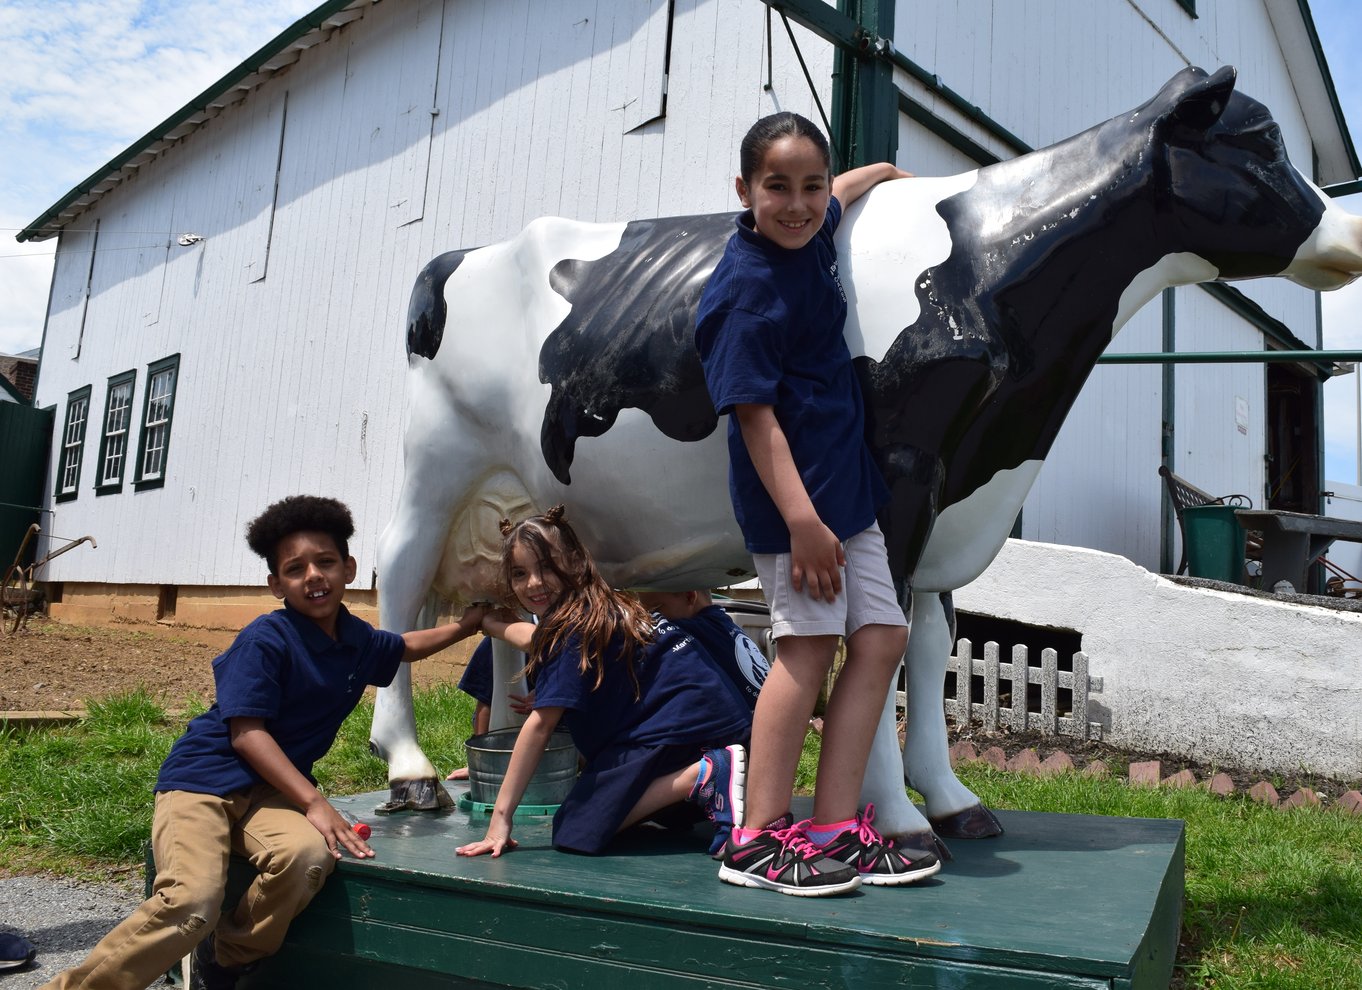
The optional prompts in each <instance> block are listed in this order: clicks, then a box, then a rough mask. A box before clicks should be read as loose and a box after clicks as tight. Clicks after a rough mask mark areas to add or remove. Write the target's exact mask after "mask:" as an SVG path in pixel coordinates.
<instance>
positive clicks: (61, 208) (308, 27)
mask: <svg viewBox="0 0 1362 990" xmlns="http://www.w3.org/2000/svg"><path fill="white" fill-rule="evenodd" d="M378 2H379V0H325V2H324V3H322V4H320V5H319V6H318V7H316V8H315V9H314V10H313V11H312V12H311V13H310V14H306V15H304V16H303V17H300V18H298V20H296V21H294V22H293V23H292V24H291V25H289V26H288V27H287V28H285V29H284V30H283V31H281V32H280V33H279V34H278V35H276V36H275V37H274V38H272V39H271V40H270V41H268V42H266V43H265V44H264V45H263V46H261V48H260V49H259V50H258V51H256V52H255V53H254V54H252V55H250V56H248V57H247V58H246V60H245V61H243V62H242V63H241V64H240V65H238V66H237V67H236V68H235V69H233V70H232V71H231V72H229V73H227V75H225V76H223V77H222V78H221V79H219V80H218V81H217V82H215V83H213V85H211V86H209V87H208V88H207V89H205V90H204V91H203V92H202V93H200V94H199V95H198V96H196V97H194V98H193V99H192V100H190V101H189V102H188V103H186V104H185V105H184V106H182V107H181V108H180V109H179V110H177V111H175V112H174V113H173V114H171V115H170V116H169V117H167V118H166V119H165V120H163V121H161V122H160V123H159V124H157V125H156V126H155V127H153V128H152V129H151V130H149V131H148V132H147V133H146V134H144V135H142V137H140V138H139V139H137V140H136V141H134V142H133V143H132V144H131V145H129V146H128V148H127V149H126V150H124V151H123V152H122V154H120V155H118V157H116V158H114V159H113V160H112V161H110V162H108V163H106V164H104V165H102V166H100V167H99V168H98V169H96V170H95V171H94V173H93V174H91V175H90V177H89V178H87V179H85V181H83V182H81V183H79V184H78V185H77V186H76V187H75V188H74V189H72V190H71V191H70V192H68V193H67V194H66V195H65V196H63V197H62V198H61V199H59V200H57V202H56V203H54V204H53V205H52V206H50V207H48V208H47V210H46V211H45V212H44V213H43V215H42V216H40V217H38V219H36V220H34V221H33V222H32V223H30V224H29V225H28V226H27V227H25V228H24V229H23V230H22V231H20V232H19V234H18V235H17V239H18V240H20V241H42V240H46V239H47V238H49V237H55V236H56V235H57V234H58V233H60V232H61V229H62V228H63V227H65V226H66V225H67V224H68V223H70V222H71V221H73V220H75V219H76V217H78V216H80V214H81V213H83V212H84V211H85V210H86V209H87V208H88V207H89V206H90V205H91V204H93V203H94V202H95V201H96V200H98V199H99V198H100V197H102V196H103V195H104V194H105V193H107V192H108V191H109V190H110V189H113V188H114V187H115V186H117V185H118V184H119V183H121V182H122V181H123V180H124V179H127V178H130V177H131V176H133V175H136V174H137V170H138V169H140V168H141V167H142V166H143V165H146V164H148V163H150V162H152V161H155V160H156V158H157V157H158V156H159V155H160V154H161V152H163V151H165V150H166V149H167V148H169V147H171V146H172V145H175V144H177V143H179V142H180V141H182V140H183V139H184V138H185V137H187V136H188V135H190V134H192V133H193V132H194V131H196V130H198V129H199V127H201V126H202V125H203V124H205V123H207V122H208V121H210V120H212V119H213V118H214V117H216V116H217V115H218V114H220V113H221V112H222V111H223V110H225V109H226V108H227V107H229V106H232V105H233V104H235V103H238V102H240V101H241V100H243V99H245V98H246V97H247V96H248V95H250V93H251V92H252V91H253V90H255V89H256V88H257V87H259V86H260V85H261V84H262V83H264V82H265V81H266V80H267V79H269V78H270V77H271V76H272V75H274V74H275V73H276V72H278V71H280V70H281V69H284V68H287V67H288V66H290V65H292V64H293V63H294V62H296V61H298V57H299V56H300V55H301V54H302V53H303V52H304V51H306V50H307V49H309V48H312V47H313V46H314V45H318V44H320V43H321V42H323V41H325V40H326V39H327V38H328V37H329V36H330V35H331V33H332V32H334V31H336V30H338V29H340V28H342V27H344V26H345V25H346V24H349V23H350V22H351V21H354V20H358V19H359V18H361V17H363V16H364V14H365V11H367V10H368V8H369V7H371V6H373V4H375V3H378Z"/></svg>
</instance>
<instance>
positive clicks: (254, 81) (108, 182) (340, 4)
mask: <svg viewBox="0 0 1362 990" xmlns="http://www.w3.org/2000/svg"><path fill="white" fill-rule="evenodd" d="M378 2H379V0H326V2H324V3H322V4H320V5H319V6H318V7H317V8H316V9H314V10H313V11H312V12H311V13H310V14H307V15H305V16H303V17H301V18H299V19H298V20H297V21H295V22H294V23H293V24H292V25H290V26H289V27H287V28H285V29H284V30H283V31H282V32H280V33H279V34H278V35H276V36H275V37H274V38H273V39H271V40H270V41H269V42H267V43H266V44H265V45H263V46H261V48H260V49H259V50H258V51H256V52H255V53H254V54H253V55H251V56H249V57H248V58H247V59H246V60H245V61H243V62H242V63H241V64H240V65H238V66H237V67H236V68H235V69H233V70H232V71H231V72H229V73H227V75H225V76H223V77H222V78H221V79H219V80H218V81H217V82H215V83H214V84H213V85H211V86H209V87H208V88H207V89H205V90H204V91H203V92H202V93H200V94H199V95H198V96H196V97H194V98H193V99H192V100H190V101H189V102H188V103H186V104H185V105H184V106H183V107H181V108H180V109H179V110H177V111H176V112H175V113H173V114H171V115H170V116H169V117H167V118H166V119H165V120H163V121H162V122H161V123H159V124H157V125H156V126H155V127H153V128H152V129H151V130H150V131H148V132H147V133H146V134H144V135H143V136H142V137H141V138H139V139H138V140H137V141H134V142H133V143H132V144H131V145H129V146H128V148H127V149H126V150H125V151H123V153H122V154H120V155H118V156H117V157H116V158H114V159H113V160H111V161H109V162H108V163H107V164H105V165H103V166H101V167H100V168H98V169H96V170H95V172H94V173H92V174H91V175H90V176H89V178H87V179H85V181H83V182H81V183H79V184H78V185H77V186H76V187H75V188H74V189H72V190H71V191H70V192H68V193H67V194H66V195H65V196H63V197H62V198H61V199H59V200H57V202H56V203H54V204H53V205H52V206H50V207H48V209H47V210H46V211H45V212H44V213H43V214H42V215H41V216H39V217H38V218H37V219H36V220H34V221H33V222H31V223H30V224H29V225H28V226H27V227H25V228H24V229H23V230H22V231H20V232H19V234H18V235H17V239H18V240H20V241H41V240H46V239H47V238H49V237H55V236H56V235H57V234H58V233H60V232H61V230H62V228H63V227H65V226H66V225H67V224H69V223H71V222H72V221H73V220H75V219H76V218H77V217H78V216H80V214H81V213H83V212H84V211H85V210H86V209H88V208H89V207H90V206H91V204H93V203H95V202H96V201H97V200H99V199H100V197H102V196H103V195H104V194H105V193H107V192H108V191H109V190H111V189H113V188H114V187H116V186H117V185H119V184H120V183H121V182H123V180H124V179H127V178H129V177H131V176H133V175H135V174H136V173H137V170H138V169H140V168H141V167H142V166H143V165H146V164H148V163H150V162H152V161H155V159H156V158H157V157H158V156H159V155H160V154H161V152H163V151H165V150H166V149H167V148H169V147H171V146H173V145H175V144H177V143H178V142H179V141H181V140H183V139H184V138H185V137H187V136H188V135H189V134H192V133H193V132H194V131H196V130H197V129H198V128H199V127H200V126H202V125H203V124H204V123H206V122H207V121H209V120H212V119H213V118H214V117H216V116H217V115H218V114H219V113H221V112H222V111H223V110H224V109H225V108H227V107H229V106H232V105H233V104H235V103H238V102H239V101H241V100H243V99H245V98H246V97H247V96H248V95H249V94H250V93H251V92H252V91H253V90H255V89H256V88H257V87H258V86H260V85H261V84H262V83H264V82H265V81H266V80H267V79H269V78H270V77H271V76H272V75H274V73H276V72H278V71H280V70H281V69H284V68H286V67H288V66H290V65H292V64H293V63H294V62H296V61H297V60H298V57H299V56H300V55H301V54H302V53H303V52H304V51H305V50H307V49H308V48H311V47H313V46H314V45H317V44H320V43H321V42H323V41H325V40H326V39H327V37H329V36H330V34H331V33H332V32H333V31H336V30H338V29H340V28H341V27H344V26H345V25H346V24H348V23H350V22H351V21H354V20H358V19H359V18H361V17H363V16H364V14H365V12H366V11H367V10H368V8H369V7H370V6H372V5H373V4H375V3H378ZM1267 9H1268V13H1269V15H1270V17H1271V20H1272V26H1273V30H1274V31H1275V32H1276V35H1277V38H1278V41H1279V43H1280V45H1281V48H1282V54H1283V57H1284V58H1285V60H1286V65H1287V71H1288V72H1289V73H1290V75H1291V80H1292V84H1293V85H1294V86H1295V88H1296V92H1297V94H1298V95H1299V96H1300V102H1301V107H1302V110H1303V112H1304V114H1305V118H1306V122H1307V125H1308V126H1309V129H1310V135H1311V137H1312V139H1313V141H1314V147H1315V153H1316V156H1317V158H1318V162H1319V177H1320V181H1321V184H1323V185H1325V186H1329V185H1338V186H1340V189H1339V190H1337V191H1338V192H1355V191H1357V190H1356V189H1355V188H1353V187H1355V186H1357V184H1358V183H1357V182H1356V181H1354V180H1357V179H1358V178H1359V177H1362V162H1360V161H1359V159H1358V155H1357V149H1356V148H1355V147H1354V146H1353V142H1352V137H1351V136H1350V135H1349V133H1348V125H1347V122H1346V120H1345V119H1344V116H1343V108H1342V106H1341V105H1340V104H1339V101H1338V93H1337V92H1336V91H1335V89H1334V82H1333V77H1332V76H1331V75H1330V73H1329V66H1328V63H1327V62H1326V61H1325V58H1324V50H1323V48H1322V47H1321V46H1320V42H1319V33H1318V32H1317V31H1316V30H1315V22H1314V18H1313V17H1312V15H1311V13H1310V6H1309V3H1308V0H1267ZM1345 185H1346V186H1347V187H1348V188H1343V186H1345Z"/></svg>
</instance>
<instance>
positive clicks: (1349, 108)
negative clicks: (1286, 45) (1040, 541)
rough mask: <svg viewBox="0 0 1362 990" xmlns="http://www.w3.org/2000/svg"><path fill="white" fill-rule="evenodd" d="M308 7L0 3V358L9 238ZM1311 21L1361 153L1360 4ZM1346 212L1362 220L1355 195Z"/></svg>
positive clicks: (1347, 318) (19, 299)
mask: <svg viewBox="0 0 1362 990" xmlns="http://www.w3.org/2000/svg"><path fill="white" fill-rule="evenodd" d="M753 2H755V0H753ZM1220 2H1226V0H1220ZM1236 2H1238V0H1236ZM315 5H316V3H315V0H0V51H3V52H5V65H4V69H3V71H0V228H3V230H0V233H3V234H4V235H5V236H4V237H3V238H0V299H3V300H5V304H4V306H3V307H0V353H11V354H12V353H17V352H19V351H23V350H27V349H29V348H32V347H37V346H38V345H39V344H40V342H41V340H42V322H43V313H44V311H45V309H46V306H47V293H48V285H49V282H50V278H51V269H52V254H53V251H54V250H55V245H56V241H55V240H51V241H45V242H41V243H38V244H20V243H18V242H16V241H15V240H14V239H13V238H14V235H15V234H16V233H17V232H18V230H19V229H20V228H22V227H23V226H24V225H26V224H28V223H29V222H31V221H32V220H34V219H36V218H37V217H38V216H39V215H40V214H41V213H43V211H45V210H46V209H47V208H48V207H49V206H51V205H52V204H53V203H55V202H56V201H57V200H58V199H60V198H61V197H62V196H63V195H65V194H66V193H67V192H69V191H70V190H71V189H72V188H74V187H75V186H76V184H77V183H79V182H80V181H82V180H83V179H84V178H86V177H87V176H88V175H90V174H91V173H93V172H94V171H96V170H97V169H98V168H99V167H100V166H101V165H103V164H104V163H105V162H108V161H109V160H110V159H112V158H114V157H115V156H116V155H118V153H119V152H121V151H123V150H124V149H125V148H126V147H127V146H128V145H129V144H131V143H132V142H133V141H135V140H137V139H138V138H139V137H141V136H142V135H143V134H145V133H146V132H147V131H148V130H150V129H151V128H152V127H153V126H155V125H156V124H157V123H159V122H160V121H161V120H163V119H165V118H166V117H168V116H169V115H170V114H171V113H173V112H174V111H176V110H178V109H179V108H180V107H181V106H183V105H184V104H185V103H186V102H188V100H189V99H190V98H191V97H193V96H194V95H196V94H198V93H199V92H201V91H202V90H204V89H205V88H207V87H208V86H209V85H210V84H211V83H212V82H213V81H214V80H216V79H217V78H219V77H220V76H222V75H224V74H225V73H226V72H227V71H229V70H230V69H232V68H233V67H234V66H235V65H236V64H237V63H238V62H240V61H241V59H243V58H245V57H246V56H247V55H249V54H250V53H251V52H253V51H255V50H256V49H257V48H259V47H260V46H261V45H263V44H264V43H265V42H267V41H268V40H269V39H270V38H272V37H274V36H275V35H276V34H278V33H279V32H280V31H281V30H283V29H284V28H285V27H287V26H288V25H289V24H291V23H292V22H293V21H295V20H297V19H298V18H299V17H301V16H302V15H303V14H305V13H307V12H308V11H309V10H311V9H312V8H313V7H314V6H315ZM1310 8H1311V11H1312V12H1313V14H1314V17H1315V23H1316V25H1317V27H1318V29H1319V33H1320V36H1321V38H1322V40H1323V43H1324V47H1325V52H1326V54H1327V56H1328V59H1329V66H1330V70H1331V71H1332V73H1333V77H1334V84H1335V86H1336V87H1337V90H1338V94H1339V99H1340V101H1341V102H1342V104H1343V109H1344V113H1345V114H1346V115H1347V118H1348V123H1349V128H1350V130H1351V132H1352V136H1353V141H1354V143H1355V144H1358V145H1359V146H1362V60H1359V58H1358V53H1359V52H1362V2H1359V0H1311V3H1310ZM1344 205H1345V206H1346V207H1347V208H1348V209H1349V210H1351V211H1352V212H1354V213H1362V195H1360V196H1353V197H1350V198H1349V199H1348V200H1345V201H1344ZM1323 310H1324V320H1325V324H1324V334H1325V336H1324V344H1325V346H1326V347H1329V348H1352V349H1359V348H1362V285H1353V286H1350V287H1349V288H1347V289H1344V290H1341V291H1339V292H1332V293H1325V294H1324V296H1323ZM1356 381H1357V376H1355V375H1345V376H1342V377H1340V378H1335V379H1333V380H1332V381H1331V382H1329V383H1328V384H1327V385H1326V386H1325V390H1324V391H1325V461H1326V467H1325V474H1326V477H1328V478H1329V479H1331V480H1334V481H1343V482H1349V483H1362V467H1359V465H1358V460H1357V457H1358V455H1357V450H1358V435H1357V431H1356V426H1355V423H1356V419H1355V417H1356V412H1355V410H1356V402H1357V398H1356V395H1357V393H1356V384H1355V383H1356Z"/></svg>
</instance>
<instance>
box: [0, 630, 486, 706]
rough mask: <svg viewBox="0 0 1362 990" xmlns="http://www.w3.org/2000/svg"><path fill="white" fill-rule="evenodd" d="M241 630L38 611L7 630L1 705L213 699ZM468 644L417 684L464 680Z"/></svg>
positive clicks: (1, 641)
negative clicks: (216, 672) (141, 694)
mask: <svg viewBox="0 0 1362 990" xmlns="http://www.w3.org/2000/svg"><path fill="white" fill-rule="evenodd" d="M235 635H236V633H235V632H234V631H224V630H216V629H186V628H183V627H178V626H163V625H145V624H141V625H133V624H131V623H130V624H127V625H121V626H107V627H106V626H75V625H67V624H65V623H62V622H56V621H53V620H51V619H47V618H44V617H42V616H35V617H33V618H32V619H30V620H29V621H28V624H27V625H26V626H25V627H24V628H23V629H21V630H20V631H19V632H17V633H14V634H8V633H7V634H5V635H0V711H8V712H38V711H70V710H80V709H84V708H85V707H86V704H87V702H88V701H89V700H90V699H92V698H94V699H98V698H104V697H108V696H109V695H115V694H126V693H128V692H130V691H133V690H136V689H137V688H139V687H141V688H145V689H146V690H147V691H148V692H149V693H150V694H151V695H152V696H153V697H154V698H156V699H157V701H158V702H159V703H160V704H161V705H162V707H164V708H166V709H167V710H171V711H175V710H180V709H183V708H185V707H187V706H188V705H189V703H190V702H192V701H202V702H204V703H208V702H211V701H212V700H213V667H212V664H213V659H214V658H215V657H216V656H217V655H218V654H219V653H221V652H222V651H223V650H225V649H226V648H227V647H228V646H230V645H231V642H232V640H233V638H234V637H235ZM468 652H469V646H468V645H467V644H465V643H459V644H455V646H453V647H451V648H450V649H448V650H445V651H444V652H443V653H439V654H436V655H435V656H433V657H429V658H427V659H425V660H423V661H421V662H420V663H418V664H415V665H414V667H413V669H412V673H413V680H414V681H415V683H416V684H418V685H427V684H432V683H439V682H441V681H450V680H453V681H454V682H457V679H458V675H459V673H460V671H461V669H462V666H463V662H464V659H465V657H466V656H467V654H468Z"/></svg>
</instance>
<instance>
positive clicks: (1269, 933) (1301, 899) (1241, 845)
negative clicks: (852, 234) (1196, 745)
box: [958, 764, 1362, 990]
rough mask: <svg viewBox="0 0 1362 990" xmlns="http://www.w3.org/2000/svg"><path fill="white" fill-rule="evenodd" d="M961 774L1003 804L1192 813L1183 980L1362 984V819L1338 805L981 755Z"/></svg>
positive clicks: (1185, 816) (1220, 984) (1314, 988)
mask: <svg viewBox="0 0 1362 990" xmlns="http://www.w3.org/2000/svg"><path fill="white" fill-rule="evenodd" d="M958 772H959V776H960V779H961V780H962V781H964V783H965V784H966V786H968V787H969V788H970V789H971V790H973V791H974V793H976V794H977V795H979V797H980V799H981V800H982V801H983V802H984V804H985V805H987V806H989V807H993V808H1022V809H1028V810H1033V811H1057V812H1066V813H1071V814H1089V815H1118V816H1122V817H1130V818H1181V819H1182V820H1183V821H1184V822H1185V823H1186V827H1187V842H1186V849H1187V862H1186V885H1187V886H1186V898H1185V900H1184V902H1183V919H1182V938H1181V941H1182V942H1183V946H1182V948H1181V950H1180V952H1179V957H1178V974H1177V978H1178V980H1179V981H1180V983H1179V985H1181V986H1185V987H1215V988H1216V990H1227V988H1243V990H1249V988H1252V990H1333V988H1338V990H1345V988H1347V990H1356V988H1357V987H1358V986H1359V985H1362V820H1359V819H1358V818H1356V817H1349V816H1347V815H1344V814H1341V813H1339V812H1337V811H1332V810H1325V811H1319V810H1311V809H1303V810H1291V811H1278V810H1277V809H1275V808H1269V807H1267V806H1265V805H1260V804H1256V803H1254V802H1252V801H1250V800H1249V799H1248V798H1247V797H1244V796H1234V797H1230V798H1218V797H1215V796H1213V795H1211V794H1209V793H1206V792H1204V791H1201V790H1199V789H1187V790H1162V789H1160V790H1154V789H1146V788H1132V787H1129V786H1127V785H1126V784H1125V783H1124V782H1123V781H1122V780H1119V779H1114V780H1091V779H1087V778H1083V777H1080V776H1078V775H1076V774H1065V775H1063V776H1060V777H1056V778H1051V779H1042V778H1035V777H1028V776H1024V775H1022V774H1017V773H1000V772H998V771H997V770H994V769H992V768H990V767H986V766H983V765H978V764H975V765H969V766H963V767H960V768H959V770H958ZM1095 879H1096V878H1095Z"/></svg>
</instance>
